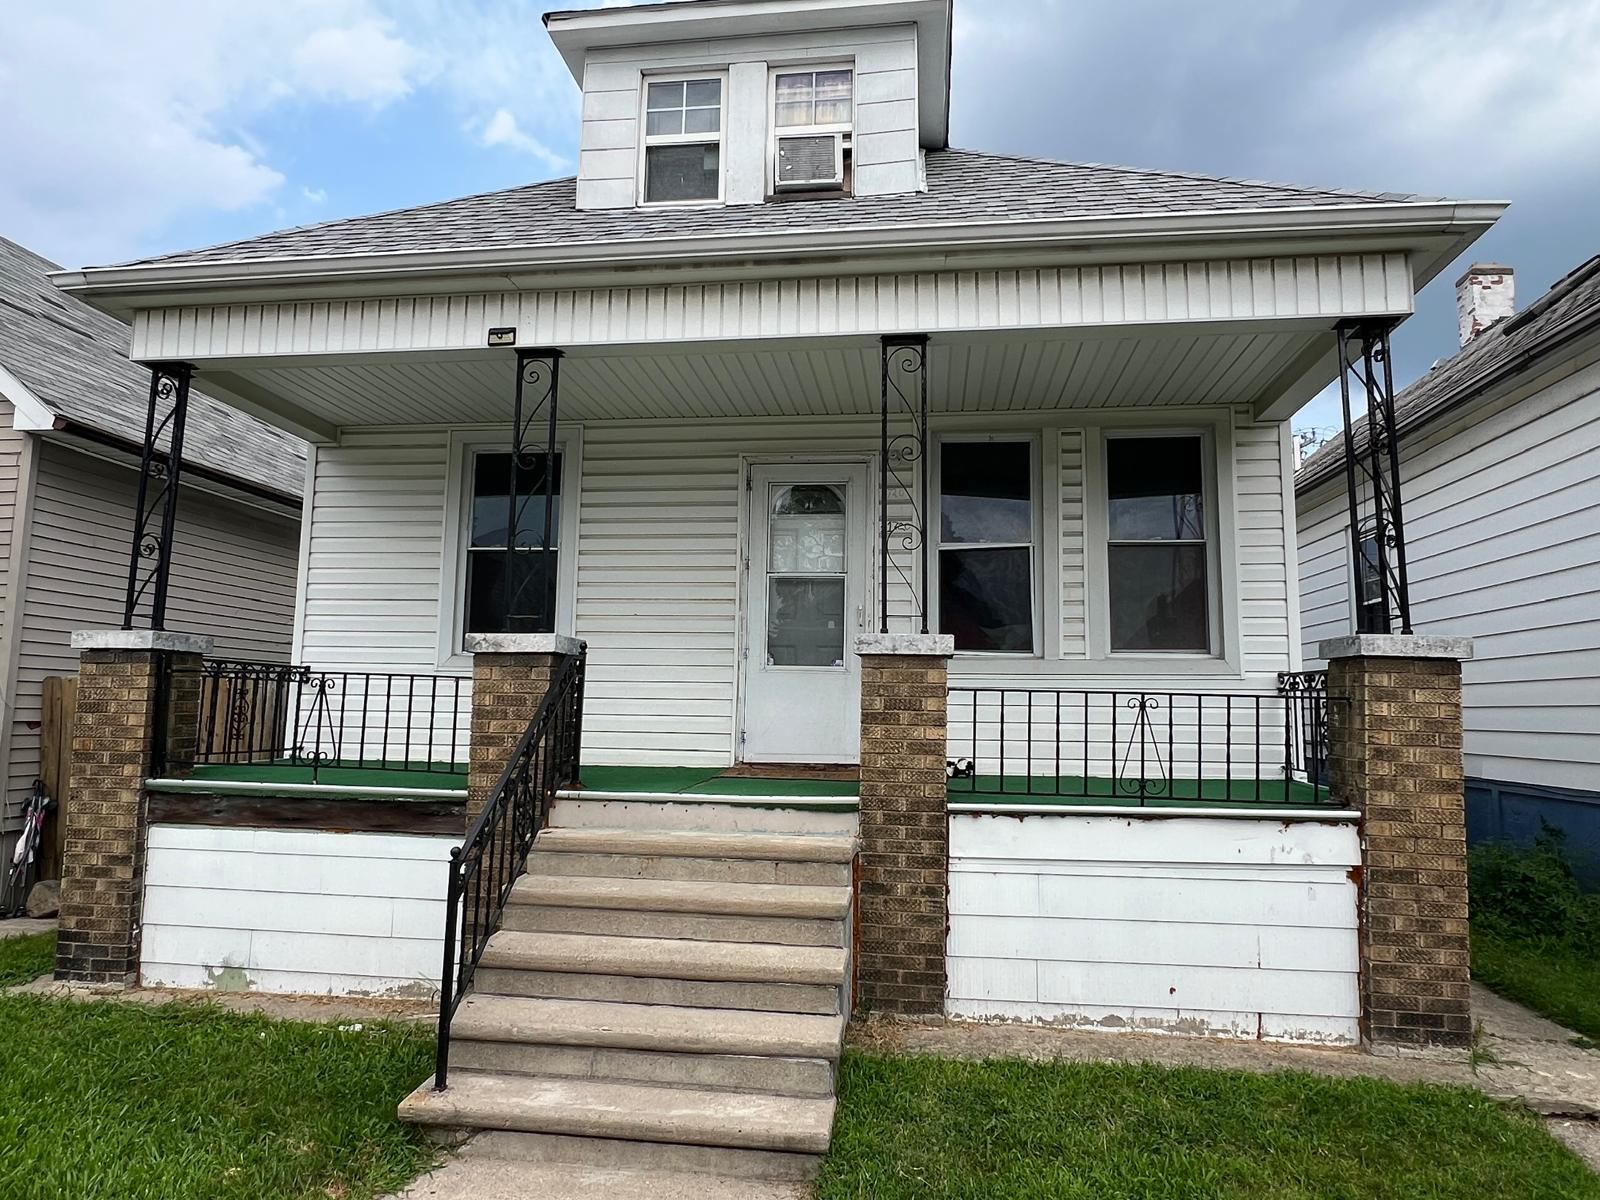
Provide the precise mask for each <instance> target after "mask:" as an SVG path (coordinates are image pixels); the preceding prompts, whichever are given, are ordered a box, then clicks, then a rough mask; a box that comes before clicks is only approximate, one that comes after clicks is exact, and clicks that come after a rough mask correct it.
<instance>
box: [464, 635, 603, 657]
mask: <svg viewBox="0 0 1600 1200" xmlns="http://www.w3.org/2000/svg"><path fill="white" fill-rule="evenodd" d="M462 649H464V650H465V651H466V652H467V653H468V654H576V653H578V651H580V650H582V649H583V643H582V642H581V641H579V640H578V639H577V638H575V637H567V636H566V634H563V633H469V634H467V636H466V637H465V638H463V639H462Z"/></svg>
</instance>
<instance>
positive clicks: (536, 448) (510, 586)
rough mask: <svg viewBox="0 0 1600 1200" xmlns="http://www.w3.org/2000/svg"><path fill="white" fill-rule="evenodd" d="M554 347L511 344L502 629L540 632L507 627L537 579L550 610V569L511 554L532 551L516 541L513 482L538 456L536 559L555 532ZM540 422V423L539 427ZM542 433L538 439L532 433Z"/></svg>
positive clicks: (517, 508) (517, 503)
mask: <svg viewBox="0 0 1600 1200" xmlns="http://www.w3.org/2000/svg"><path fill="white" fill-rule="evenodd" d="M561 353H562V352H561V351H560V350H548V349H547V350H524V349H518V350H517V392H516V403H515V408H514V409H513V413H512V418H511V470H510V472H509V475H510V479H509V481H508V482H507V485H506V550H505V554H506V558H505V569H504V578H503V579H502V580H501V584H502V586H503V587H504V589H505V629H503V630H502V631H501V632H503V633H514V632H544V631H542V630H540V631H528V630H517V629H514V628H513V625H514V620H515V615H516V613H517V612H518V611H520V609H521V606H522V605H523V604H524V602H525V594H526V592H527V589H528V588H529V587H531V586H533V585H534V584H535V583H536V582H538V583H542V586H544V588H545V590H546V594H545V595H544V596H542V597H540V605H541V607H540V609H539V611H541V612H546V613H549V614H551V617H552V619H553V617H554V614H555V572H554V571H550V570H545V571H541V572H539V573H538V574H533V573H528V572H519V571H518V570H517V569H516V560H517V555H519V554H532V553H534V548H533V547H532V546H523V545H521V541H522V523H523V515H524V511H525V510H526V508H527V504H528V501H529V500H530V499H531V498H532V496H531V495H529V496H524V495H522V494H521V491H520V489H519V487H518V482H519V480H520V478H521V475H522V473H523V472H524V471H531V470H532V469H533V468H534V467H535V466H537V465H538V463H539V459H540V457H541V456H543V459H544V528H543V530H542V532H541V534H540V538H539V546H538V553H540V554H541V555H543V556H544V557H543V558H542V559H541V561H542V562H543V563H545V564H548V563H549V561H550V558H549V554H550V546H551V538H552V535H553V534H554V532H555V528H554V525H553V524H552V521H553V514H554V510H555V484H556V418H557V415H558V410H559V408H560V392H561ZM541 425H542V429H541ZM541 432H542V433H543V435H544V436H543V440H542V441H541V440H540V439H539V437H538V435H539V434H540V433H541Z"/></svg>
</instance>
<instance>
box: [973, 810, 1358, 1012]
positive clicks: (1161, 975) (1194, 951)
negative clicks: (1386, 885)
mask: <svg viewBox="0 0 1600 1200" xmlns="http://www.w3.org/2000/svg"><path fill="white" fill-rule="evenodd" d="M1359 862H1360V839H1359V834H1358V832H1357V827H1356V825H1355V824H1354V823H1353V822H1352V821H1350V820H1349V819H1348V818H1346V819H1342V820H1341V819H1327V820H1300V821H1285V820H1282V819H1272V820H1267V819H1258V820H1250V819H1244V820H1237V819H1234V820H1225V819H1216V818H1208V817H1204V816H1194V817H1171V816H1168V817H1163V818H1160V819H1153V818H1141V817H1130V816H1100V815H1097V816H1083V815H1079V814H1075V813H1071V812H1070V811H1067V812H1062V813H1049V814H1039V815H1012V814H1007V815H990V814H982V815H980V814H976V813H952V814H951V818H950V935H949V942H948V953H949V976H950V984H949V987H950V993H949V999H948V1001H947V1011H948V1012H949V1013H950V1015H952V1016H957V1017H972V1018H1000V1019H1010V1020H1024V1021H1045V1022H1050V1023H1053V1024H1061V1025H1067V1026H1074V1027H1082V1028H1092V1029H1108V1030H1132V1031H1144V1032H1156V1033H1190V1034H1203V1035H1210V1036H1224V1037H1241V1038H1257V1037H1260V1038H1267V1039H1273V1040H1283V1041H1296V1042H1326V1043H1350V1042H1354V1041H1356V1040H1357V1038H1358V1036H1359V1031H1358V1024H1357V1021H1358V1017H1359V1000H1358V992H1357V969H1358V967H1357V942H1356V893H1357V889H1356V885H1355V884H1354V883H1353V882H1352V881H1351V879H1350V876H1349V871H1350V868H1351V867H1353V866H1355V865H1356V864H1358V863H1359Z"/></svg>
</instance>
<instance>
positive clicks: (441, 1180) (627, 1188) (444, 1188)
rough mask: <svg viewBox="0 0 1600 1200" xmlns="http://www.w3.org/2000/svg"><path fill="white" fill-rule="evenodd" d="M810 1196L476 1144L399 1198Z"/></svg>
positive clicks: (778, 1187) (758, 1184) (797, 1187)
mask: <svg viewBox="0 0 1600 1200" xmlns="http://www.w3.org/2000/svg"><path fill="white" fill-rule="evenodd" d="M533 1136H537V1135H533ZM729 1153H734V1154H753V1153H756V1152H755V1151H750V1150H739V1151H730V1152H729ZM810 1196H811V1188H810V1187H809V1186H808V1185H807V1184H804V1183H796V1182H781V1181H778V1180H769V1179H749V1178H739V1177H737V1176H729V1175H701V1174H693V1175H690V1174H685V1173H683V1172H680V1171H663V1170H655V1169H651V1168H648V1167H646V1168H639V1167H615V1166H609V1165H607V1166H582V1165H578V1164H571V1163H531V1162H523V1161H521V1160H519V1159H514V1158H501V1157H497V1156H492V1155H487V1154H483V1153H479V1152H477V1147H476V1144H475V1143H474V1144H473V1145H472V1146H469V1147H468V1148H467V1149H466V1150H465V1151H463V1152H462V1153H461V1154H460V1155H458V1156H456V1157H455V1158H452V1159H451V1160H450V1161H449V1162H448V1163H446V1164H445V1165H444V1166H443V1167H441V1168H438V1169H437V1170H434V1171H432V1172H430V1173H429V1174H427V1175H424V1176H423V1177H422V1178H421V1179H419V1180H417V1181H416V1182H415V1183H413V1184H412V1185H411V1186H410V1187H409V1188H407V1189H406V1190H405V1191H404V1192H401V1193H400V1194H399V1195H398V1196H396V1197H394V1198H393V1200H600V1198H602V1197H603V1198H604V1200H810Z"/></svg>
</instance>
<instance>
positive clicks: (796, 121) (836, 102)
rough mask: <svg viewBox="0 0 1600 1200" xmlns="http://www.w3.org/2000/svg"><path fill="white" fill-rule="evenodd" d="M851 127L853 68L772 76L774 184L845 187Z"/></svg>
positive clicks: (786, 187) (852, 124)
mask: <svg viewBox="0 0 1600 1200" xmlns="http://www.w3.org/2000/svg"><path fill="white" fill-rule="evenodd" d="M854 125H855V72H854V71H852V70H851V69H850V68H848V67H833V68H828V69H826V70H783V71H779V72H777V73H776V74H775V75H774V76H773V79H772V126H773V133H774V148H773V166H772V170H773V176H772V178H773V184H774V186H775V187H776V188H777V189H778V190H779V191H784V190H788V189H831V188H844V187H846V186H847V183H848V177H849V165H850V141H851V134H852V132H853V129H854Z"/></svg>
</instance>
